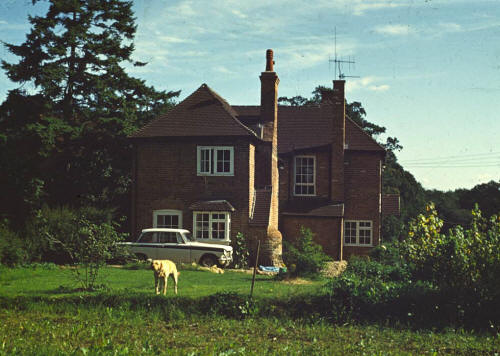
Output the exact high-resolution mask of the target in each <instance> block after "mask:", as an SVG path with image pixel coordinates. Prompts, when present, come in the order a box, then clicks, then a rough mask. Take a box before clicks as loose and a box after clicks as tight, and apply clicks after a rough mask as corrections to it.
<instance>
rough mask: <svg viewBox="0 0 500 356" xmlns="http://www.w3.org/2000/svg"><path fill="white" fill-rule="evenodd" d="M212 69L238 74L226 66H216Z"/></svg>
mask: <svg viewBox="0 0 500 356" xmlns="http://www.w3.org/2000/svg"><path fill="white" fill-rule="evenodd" d="M212 70H213V71H215V72H218V73H223V74H236V72H233V71H232V70H229V69H227V68H226V67H224V66H215V67H213V68H212Z"/></svg>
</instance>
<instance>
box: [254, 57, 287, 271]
mask: <svg viewBox="0 0 500 356" xmlns="http://www.w3.org/2000/svg"><path fill="white" fill-rule="evenodd" d="M260 81H261V99H260V102H261V105H260V120H261V125H262V130H263V133H262V138H263V140H264V141H268V142H269V141H270V142H271V152H269V156H270V157H269V164H270V165H269V166H268V167H269V169H270V170H271V175H270V178H271V182H270V185H271V204H270V207H269V224H268V227H267V234H266V239H265V241H263V243H262V254H261V261H262V264H265V265H270V266H282V265H283V260H282V257H281V255H282V236H281V232H280V231H279V230H278V202H279V199H278V191H279V171H278V84H279V78H278V76H277V75H276V72H274V60H273V51H272V50H270V49H268V50H267V52H266V71H265V72H262V73H261V75H260Z"/></svg>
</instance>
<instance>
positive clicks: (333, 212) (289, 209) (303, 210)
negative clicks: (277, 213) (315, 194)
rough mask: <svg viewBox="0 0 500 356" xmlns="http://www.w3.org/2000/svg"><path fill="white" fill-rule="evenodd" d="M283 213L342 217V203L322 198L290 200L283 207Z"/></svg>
mask: <svg viewBox="0 0 500 356" xmlns="http://www.w3.org/2000/svg"><path fill="white" fill-rule="evenodd" d="M282 210H283V215H297V216H318V217H342V216H344V204H342V203H334V202H329V201H325V200H324V199H318V200H312V201H291V202H289V203H287V204H286V205H285V206H284V207H283V209H282Z"/></svg>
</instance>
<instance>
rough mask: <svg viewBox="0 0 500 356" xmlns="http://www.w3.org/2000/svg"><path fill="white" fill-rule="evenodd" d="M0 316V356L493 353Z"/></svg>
mask: <svg viewBox="0 0 500 356" xmlns="http://www.w3.org/2000/svg"><path fill="white" fill-rule="evenodd" d="M0 319H1V320H2V323H1V325H0V335H1V336H0V354H13V353H18V354H23V355H58V354H76V355H83V354H115V355H129V354H144V355H158V354H166V355H298V354H304V355H345V354H350V355H475V354H483V355H484V354H491V355H494V354H495V351H498V350H499V348H500V340H499V339H498V337H493V336H477V335H471V334H467V333H461V332H452V331H450V332H446V333H434V332H432V331H417V332H415V331H407V330H397V329H392V328H385V327H378V326H370V325H364V326H363V325H358V326H349V325H348V326H335V325H331V324H328V323H322V322H319V323H304V322H300V321H293V320H289V319H285V320H281V319H276V318H250V319H245V320H242V321H237V320H228V319H224V318H220V317H211V318H197V319H194V320H193V319H191V318H185V319H181V320H164V319H163V318H162V317H161V316H160V315H159V314H150V315H145V314H144V313H138V312H132V313H131V312H129V311H120V310H109V309H108V310H99V309H98V310H90V311H89V310H87V311H84V312H79V311H78V309H77V310H74V311H73V312H66V313H63V314H53V313H48V312H44V311H37V312H26V311H24V312H21V311H11V310H0Z"/></svg>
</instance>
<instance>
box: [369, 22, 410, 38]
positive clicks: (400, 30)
mask: <svg viewBox="0 0 500 356" xmlns="http://www.w3.org/2000/svg"><path fill="white" fill-rule="evenodd" d="M375 32H377V33H381V34H384V35H391V36H407V35H409V34H410V33H411V32H413V29H411V28H410V26H408V25H400V24H397V25H384V26H377V27H375Z"/></svg>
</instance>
